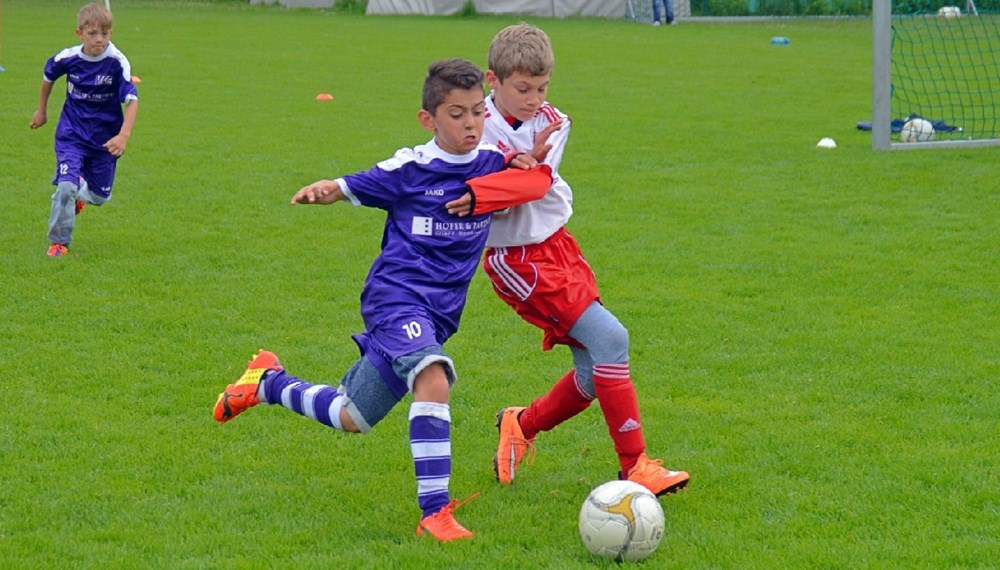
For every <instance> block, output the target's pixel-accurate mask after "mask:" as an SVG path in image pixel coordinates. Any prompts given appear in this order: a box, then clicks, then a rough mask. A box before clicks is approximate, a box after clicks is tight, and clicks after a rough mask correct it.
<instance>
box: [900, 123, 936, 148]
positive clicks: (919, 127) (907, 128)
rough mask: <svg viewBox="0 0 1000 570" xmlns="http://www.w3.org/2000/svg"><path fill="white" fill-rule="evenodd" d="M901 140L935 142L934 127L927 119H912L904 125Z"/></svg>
mask: <svg viewBox="0 0 1000 570" xmlns="http://www.w3.org/2000/svg"><path fill="white" fill-rule="evenodd" d="M899 140H901V141H903V142H908V143H911V142H925V141H932V140H934V125H932V124H931V122H930V121H928V120H927V119H920V118H916V117H914V118H912V119H910V120H909V121H906V123H905V124H904V125H903V130H901V131H900V132H899Z"/></svg>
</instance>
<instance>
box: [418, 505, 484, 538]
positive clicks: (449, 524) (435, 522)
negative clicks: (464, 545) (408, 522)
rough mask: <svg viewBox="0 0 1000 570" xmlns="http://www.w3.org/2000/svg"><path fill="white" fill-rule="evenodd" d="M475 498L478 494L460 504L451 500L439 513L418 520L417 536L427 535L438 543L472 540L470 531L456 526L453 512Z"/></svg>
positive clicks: (458, 525) (456, 522)
mask: <svg viewBox="0 0 1000 570" xmlns="http://www.w3.org/2000/svg"><path fill="white" fill-rule="evenodd" d="M477 496H479V493H476V494H475V495H472V496H471V497H469V498H468V499H466V500H464V501H462V502H461V503H459V502H458V500H457V499H452V501H451V502H450V503H448V504H447V505H445V506H444V507H442V508H441V510H440V511H438V512H436V513H434V514H433V515H428V516H426V517H424V518H422V519H420V524H419V525H417V536H424V535H426V534H429V535H431V536H433V537H434V538H436V539H438V541H440V542H448V541H449V540H459V539H462V538H472V531H471V530H469V529H467V528H465V527H464V526H462V525H460V524H458V521H457V520H455V510H457V509H458V508H459V507H461V506H462V505H464V504H465V503H468V502H469V501H471V500H472V499H475V498H476V497H477Z"/></svg>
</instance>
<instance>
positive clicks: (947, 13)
mask: <svg viewBox="0 0 1000 570" xmlns="http://www.w3.org/2000/svg"><path fill="white" fill-rule="evenodd" d="M937 15H938V16H941V17H942V18H946V19H948V20H951V19H952V18H957V17H959V16H961V15H962V10H961V9H960V8H959V7H958V6H941V8H940V9H939V10H938V12H937Z"/></svg>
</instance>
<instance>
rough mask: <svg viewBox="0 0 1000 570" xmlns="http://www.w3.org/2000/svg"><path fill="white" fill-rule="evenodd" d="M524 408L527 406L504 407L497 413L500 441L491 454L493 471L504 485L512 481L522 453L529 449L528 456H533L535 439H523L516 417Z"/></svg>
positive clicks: (522, 455)
mask: <svg viewBox="0 0 1000 570" xmlns="http://www.w3.org/2000/svg"><path fill="white" fill-rule="evenodd" d="M525 409H527V408H523V407H510V408H504V409H502V410H500V413H498V414H497V429H498V430H499V431H500V441H499V443H498V444H497V453H496V455H494V456H493V471H495V472H496V474H497V481H500V482H501V483H503V484H504V485H509V484H510V483H513V482H514V476H515V475H516V474H517V466H518V465H520V464H521V460H522V459H523V458H524V454H525V453H526V452H529V451H530V452H531V453H530V454H529V456H533V455H534V453H535V445H534V442H535V440H534V439H525V437H524V432H523V431H521V424H519V423H518V421H517V417H518V416H519V415H520V414H521V412H523V411H524V410H525Z"/></svg>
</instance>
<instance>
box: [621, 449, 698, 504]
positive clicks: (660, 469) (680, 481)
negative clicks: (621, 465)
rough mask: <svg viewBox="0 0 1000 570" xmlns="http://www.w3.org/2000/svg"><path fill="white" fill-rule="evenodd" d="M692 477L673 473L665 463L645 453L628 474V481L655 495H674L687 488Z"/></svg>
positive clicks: (679, 472)
mask: <svg viewBox="0 0 1000 570" xmlns="http://www.w3.org/2000/svg"><path fill="white" fill-rule="evenodd" d="M690 478H691V477H690V476H689V475H688V474H687V472H685V471H671V470H669V469H667V468H666V467H664V466H663V461H661V460H659V459H650V458H649V457H648V456H647V455H646V454H645V453H643V454H642V455H640V456H639V461H637V462H636V464H635V467H633V468H632V469H631V470H630V471H629V472H628V477H627V478H626V479H628V480H629V481H632V482H633V483H638V484H640V485H642V486H643V487H645V488H647V489H649V490H650V491H652V493H653V494H654V495H656V496H657V497H659V496H660V495H672V494H673V493H676V492H677V491H680V490H681V489H683V488H684V487H687V484H688V480H689V479H690Z"/></svg>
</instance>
